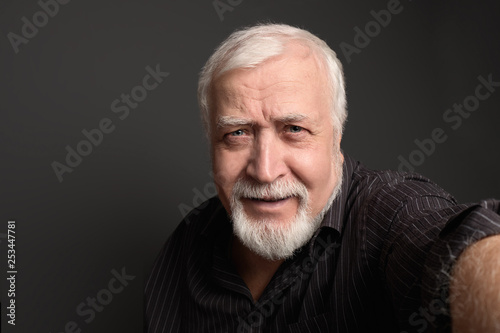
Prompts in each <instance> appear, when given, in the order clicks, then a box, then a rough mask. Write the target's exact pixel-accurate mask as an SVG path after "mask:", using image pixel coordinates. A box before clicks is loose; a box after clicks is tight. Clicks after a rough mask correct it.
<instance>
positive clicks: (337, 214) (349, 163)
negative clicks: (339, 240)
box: [309, 153, 359, 251]
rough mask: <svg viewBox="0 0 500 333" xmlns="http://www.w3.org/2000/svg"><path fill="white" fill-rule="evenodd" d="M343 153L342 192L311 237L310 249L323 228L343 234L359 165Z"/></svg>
mask: <svg viewBox="0 0 500 333" xmlns="http://www.w3.org/2000/svg"><path fill="white" fill-rule="evenodd" d="M343 155H344V163H343V166H342V168H343V172H342V186H341V189H340V192H339V194H338V195H337V197H336V198H335V200H333V203H332V205H331V207H330V209H329V210H328V211H327V212H326V214H325V217H324V218H323V221H322V222H321V224H320V227H319V228H318V230H317V231H316V232H315V233H314V236H313V237H312V238H311V241H310V242H309V251H312V250H313V246H314V243H315V241H316V238H317V237H318V235H319V234H320V233H321V232H322V231H323V230H327V231H333V232H335V233H336V234H337V236H339V235H341V234H342V230H343V228H344V214H345V208H346V203H347V199H348V197H349V193H350V188H351V186H352V178H353V177H352V176H353V173H354V171H355V170H356V169H357V168H358V167H359V162H358V161H356V160H355V159H353V158H352V157H350V156H349V155H347V154H345V153H344V154H343Z"/></svg>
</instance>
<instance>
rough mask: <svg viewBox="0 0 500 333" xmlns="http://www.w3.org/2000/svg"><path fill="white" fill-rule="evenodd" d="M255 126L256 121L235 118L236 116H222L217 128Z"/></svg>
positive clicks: (218, 120)
mask: <svg viewBox="0 0 500 333" xmlns="http://www.w3.org/2000/svg"><path fill="white" fill-rule="evenodd" d="M254 124H255V123H254V121H252V120H250V119H247V118H240V117H234V116H220V117H219V118H218V119H217V128H222V127H231V126H243V125H249V126H253V125H254Z"/></svg>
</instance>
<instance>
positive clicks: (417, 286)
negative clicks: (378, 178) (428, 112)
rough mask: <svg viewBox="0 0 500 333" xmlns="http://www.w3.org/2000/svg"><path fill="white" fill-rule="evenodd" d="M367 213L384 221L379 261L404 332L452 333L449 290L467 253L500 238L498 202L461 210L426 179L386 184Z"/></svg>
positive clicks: (387, 289)
mask: <svg viewBox="0 0 500 333" xmlns="http://www.w3.org/2000/svg"><path fill="white" fill-rule="evenodd" d="M370 207H373V208H370V209H369V212H368V214H371V216H372V218H373V216H376V218H377V219H379V220H385V221H386V222H385V223H386V224H385V225H386V226H387V230H386V231H385V240H384V243H383V247H382V251H381V256H380V260H379V272H380V276H381V280H382V282H383V284H384V287H385V288H386V292H385V294H386V295H387V297H388V298H389V302H390V304H392V306H393V312H394V314H395V316H396V318H395V320H396V321H397V322H398V326H399V327H400V329H401V332H429V331H439V332H447V331H449V330H450V327H451V320H450V311H449V300H448V286H449V282H450V274H451V269H452V267H453V264H454V263H455V262H456V260H457V258H458V256H459V255H460V253H462V251H463V250H464V249H465V248H466V247H467V246H469V245H471V244H472V243H474V242H476V241H478V240H480V239H483V238H485V237H488V236H491V235H496V234H500V216H499V215H498V212H499V202H498V201H496V200H487V201H482V202H480V203H479V204H472V205H460V204H458V203H457V202H456V201H455V199H454V198H453V197H452V196H451V195H449V194H448V193H447V192H445V191H444V190H442V189H441V188H440V187H439V186H437V185H435V184H434V183H432V182H430V181H428V180H427V179H425V178H423V177H417V178H415V177H408V176H407V177H403V178H399V179H396V180H395V181H393V182H392V183H389V184H384V186H382V188H381V189H380V190H379V191H378V193H377V194H376V195H374V196H372V198H371V200H370Z"/></svg>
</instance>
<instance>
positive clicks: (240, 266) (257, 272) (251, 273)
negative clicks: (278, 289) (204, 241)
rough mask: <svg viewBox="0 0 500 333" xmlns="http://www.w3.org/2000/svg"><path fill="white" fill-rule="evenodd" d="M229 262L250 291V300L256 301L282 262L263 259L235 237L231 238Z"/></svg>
mask: <svg viewBox="0 0 500 333" xmlns="http://www.w3.org/2000/svg"><path fill="white" fill-rule="evenodd" d="M231 261H232V263H233V265H234V266H235V267H236V270H237V272H238V273H239V274H240V276H241V278H242V279H243V281H245V283H246V285H247V287H248V289H250V293H251V294H252V298H253V299H254V301H257V300H259V298H260V296H262V293H263V292H264V289H265V288H266V286H267V285H268V284H269V282H270V281H271V279H272V277H273V275H274V273H276V271H277V270H278V268H279V267H280V265H281V264H282V263H283V261H284V260H275V261H272V260H268V259H265V258H263V257H261V256H259V255H257V254H255V253H253V252H252V251H250V250H249V249H248V248H247V247H246V246H244V245H243V244H242V243H241V242H240V241H239V239H238V238H237V237H233V240H232V251H231Z"/></svg>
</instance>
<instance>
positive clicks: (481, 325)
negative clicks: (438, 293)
mask: <svg viewBox="0 0 500 333" xmlns="http://www.w3.org/2000/svg"><path fill="white" fill-rule="evenodd" d="M450 309H451V317H452V327H453V332H454V333H462V332H463V333H465V332H500V235H497V236H491V237H487V238H485V239H483V240H481V241H478V242H477V243H475V244H473V245H471V246H470V247H469V248H467V249H466V250H465V251H464V252H463V253H462V255H460V257H459V258H458V261H457V263H456V265H455V267H454V268H453V272H452V280H451V284H450Z"/></svg>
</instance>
